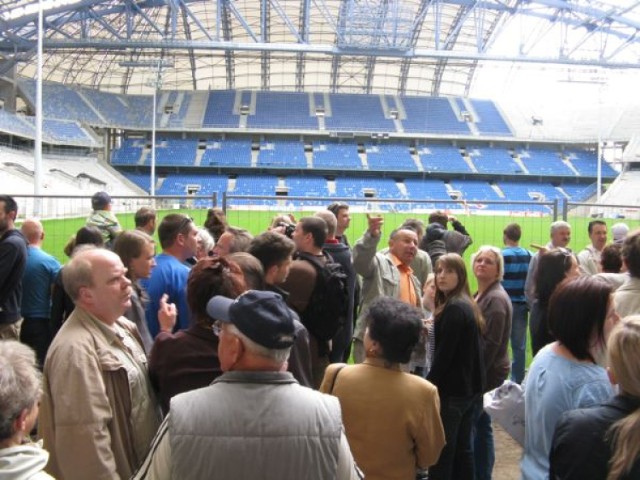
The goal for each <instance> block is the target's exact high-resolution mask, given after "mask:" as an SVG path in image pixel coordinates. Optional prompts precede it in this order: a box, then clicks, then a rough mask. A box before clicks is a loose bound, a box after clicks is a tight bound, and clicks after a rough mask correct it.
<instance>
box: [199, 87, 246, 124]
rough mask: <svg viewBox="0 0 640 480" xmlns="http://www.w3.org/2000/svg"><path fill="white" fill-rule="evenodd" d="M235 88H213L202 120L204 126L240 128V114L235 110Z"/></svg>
mask: <svg viewBox="0 0 640 480" xmlns="http://www.w3.org/2000/svg"><path fill="white" fill-rule="evenodd" d="M236 93H240V92H236V91H235V90H212V91H211V92H210V93H209V100H208V102H207V108H206V109H205V112H204V119H203V120H202V126H203V127H205V128H206V127H216V128H238V127H239V126H240V115H239V112H238V111H236V110H235V108H234V104H235V101H236Z"/></svg>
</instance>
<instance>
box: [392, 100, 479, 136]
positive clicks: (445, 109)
mask: <svg viewBox="0 0 640 480" xmlns="http://www.w3.org/2000/svg"><path fill="white" fill-rule="evenodd" d="M400 101H401V102H402V105H403V108H404V110H405V111H406V114H407V118H406V119H404V120H402V126H403V127H404V131H405V132H409V133H425V132H426V133H436V134H451V135H455V134H457V135H469V134H470V133H471V131H470V130H469V127H468V125H467V124H466V123H465V122H464V121H462V120H459V119H458V117H457V116H456V114H455V112H454V111H453V108H451V104H450V102H449V100H448V99H446V98H435V97H401V99H400Z"/></svg>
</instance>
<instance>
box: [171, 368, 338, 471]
mask: <svg viewBox="0 0 640 480" xmlns="http://www.w3.org/2000/svg"><path fill="white" fill-rule="evenodd" d="M211 406H215V407H216V408H211ZM170 412H171V413H170V415H169V417H168V420H169V422H168V423H169V436H170V444H171V459H172V467H171V469H172V478H180V479H184V480H188V479H204V478H207V479H215V478H220V479H233V478H237V479H240V478H246V479H252V478H261V479H265V480H269V479H273V480H276V479H277V480H281V479H286V478H305V479H311V480H314V479H317V480H323V479H332V478H336V477H337V468H338V459H339V456H340V455H341V441H342V435H343V432H342V419H341V415H340V404H339V402H338V399H337V398H335V397H332V396H329V395H324V394H321V393H319V392H316V391H313V390H311V389H309V388H305V387H301V386H300V385H298V383H297V382H296V381H295V379H294V378H293V376H292V375H291V374H290V373H288V372H226V373H224V374H223V375H222V376H220V377H218V378H217V379H216V380H215V381H214V382H213V384H212V385H210V386H209V387H206V388H202V389H199V390H194V391H192V392H188V393H184V394H180V395H177V396H176V397H174V398H173V399H172V401H171V409H170ZM349 455H350V454H349Z"/></svg>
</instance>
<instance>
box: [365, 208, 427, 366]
mask: <svg viewBox="0 0 640 480" xmlns="http://www.w3.org/2000/svg"><path fill="white" fill-rule="evenodd" d="M367 221H368V228H367V230H366V231H365V233H364V235H363V236H362V238H360V240H358V241H357V242H356V244H355V245H354V247H353V265H354V267H355V270H356V272H357V273H358V274H359V275H361V276H362V298H361V302H360V316H359V317H358V320H357V321H356V328H355V331H354V334H353V338H354V345H353V357H354V359H355V361H356V362H357V363H360V362H362V361H363V360H364V357H365V355H364V346H363V343H362V340H363V338H364V330H365V327H366V325H365V319H364V315H363V314H366V311H367V307H368V305H369V303H370V302H371V301H373V300H374V299H375V298H378V297H379V296H381V295H383V296H388V297H394V298H397V299H399V300H402V301H403V302H406V303H408V304H410V305H413V306H415V307H420V305H421V304H422V298H421V288H420V281H419V280H418V279H417V278H416V276H415V275H414V274H413V270H412V269H411V266H410V265H411V262H412V261H413V259H414V258H415V256H416V253H417V251H418V235H417V233H416V232H415V231H414V230H412V229H411V228H409V227H408V226H402V227H400V228H398V229H396V230H394V231H392V232H391V235H389V251H388V252H386V253H378V252H377V249H378V243H379V242H380V238H381V236H382V225H383V224H384V219H383V218H382V217H379V216H377V217H372V216H369V215H367Z"/></svg>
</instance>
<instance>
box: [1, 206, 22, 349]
mask: <svg viewBox="0 0 640 480" xmlns="http://www.w3.org/2000/svg"><path fill="white" fill-rule="evenodd" d="M16 215H18V204H17V203H16V201H15V200H14V199H13V198H12V197H10V196H9V195H0V339H13V340H19V339H20V325H21V324H22V314H21V313H20V304H21V303H22V275H23V273H24V269H25V266H26V264H27V241H26V240H25V239H24V237H23V236H22V233H20V231H19V230H17V229H16V228H15V221H16Z"/></svg>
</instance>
